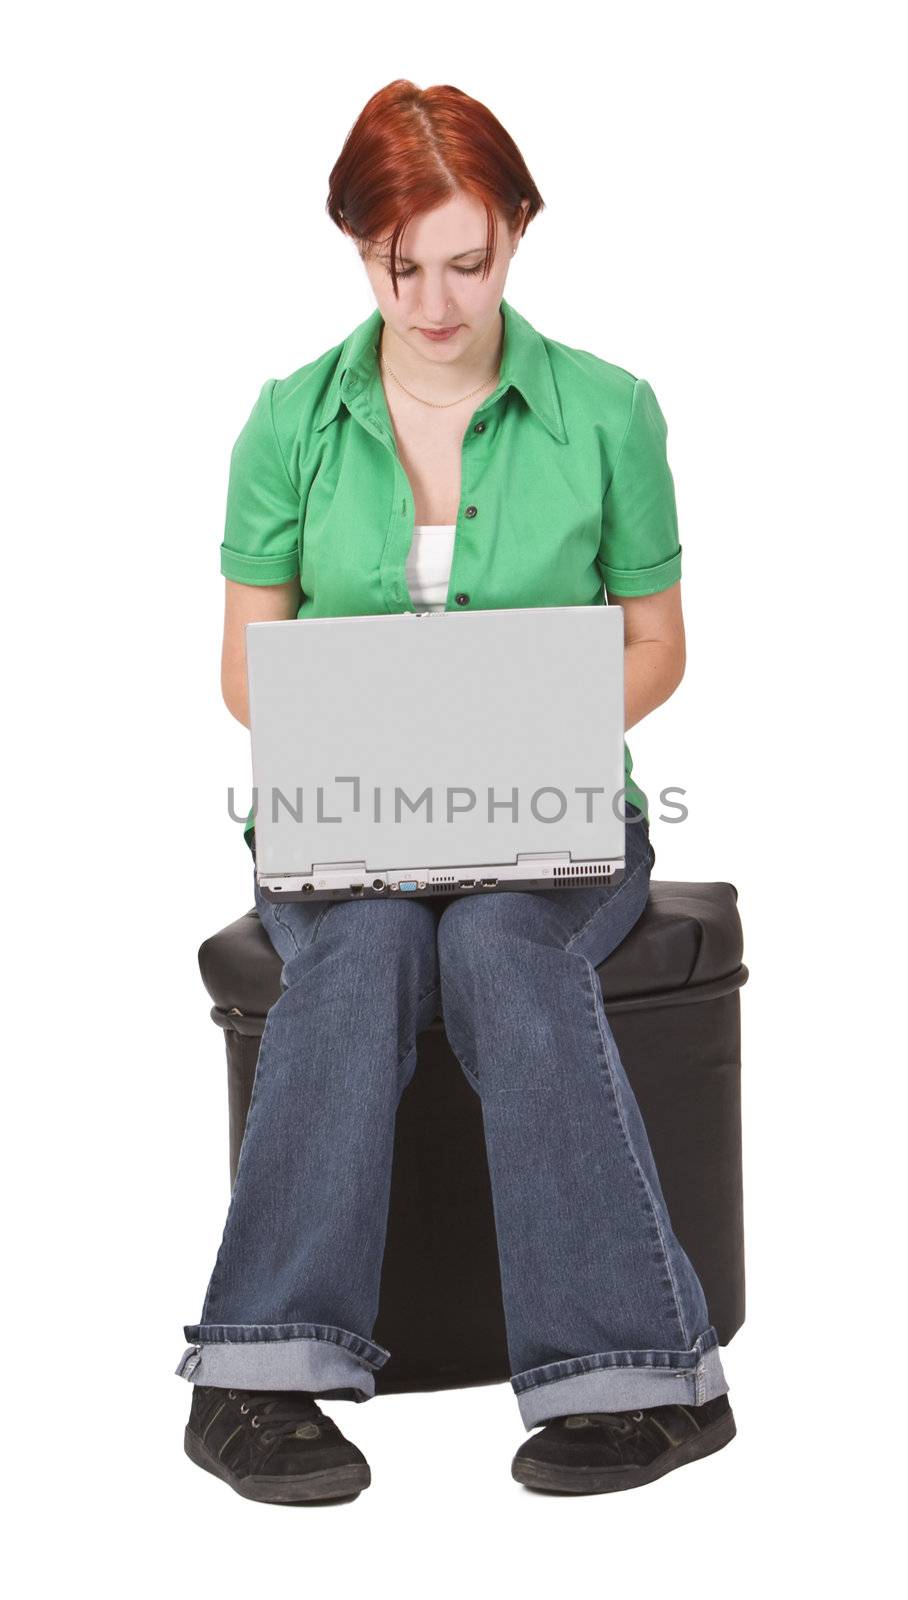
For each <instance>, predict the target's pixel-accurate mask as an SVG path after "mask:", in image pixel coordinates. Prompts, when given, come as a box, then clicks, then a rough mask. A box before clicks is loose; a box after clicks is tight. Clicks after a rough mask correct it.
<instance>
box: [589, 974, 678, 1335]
mask: <svg viewBox="0 0 908 1600" xmlns="http://www.w3.org/2000/svg"><path fill="white" fill-rule="evenodd" d="M583 959H584V961H585V963H586V971H587V979H588V982H589V985H590V990H591V993H592V997H593V1013H594V1016H595V1019H596V1030H597V1032H598V1034H599V1039H600V1042H601V1044H602V1053H603V1055H604V1057H605V1066H606V1071H607V1072H608V1076H609V1082H610V1084H611V1087H612V1099H613V1100H614V1103H615V1108H616V1110H617V1112H618V1120H619V1122H620V1124H621V1131H622V1133H623V1135H624V1142H625V1145H626V1147H627V1150H628V1152H629V1154H630V1157H631V1160H632V1161H633V1163H634V1166H635V1167H636V1169H637V1173H638V1175H639V1178H640V1181H641V1183H642V1184H643V1189H644V1193H645V1195H646V1198H647V1199H648V1201H649V1206H650V1211H651V1213H652V1218H653V1222H654V1224H655V1227H656V1233H657V1235H658V1238H659V1244H660V1247H661V1250H662V1259H663V1261H664V1263H665V1268H666V1271H667V1273H668V1279H669V1283H670V1284H671V1290H672V1299H673V1301H674V1305H675V1315H676V1316H677V1318H678V1326H679V1328H680V1329H681V1337H682V1339H683V1341H684V1344H685V1345H687V1346H689V1345H690V1335H689V1334H688V1331H687V1328H686V1327H685V1325H684V1317H683V1315H682V1313H681V1304H680V1301H679V1299H678V1287H677V1284H676V1282H675V1276H674V1273H673V1272H672V1266H671V1261H670V1260H669V1255H668V1251H667V1250H666V1248H665V1235H664V1234H663V1232H662V1227H661V1225H660V1222H659V1214H658V1211H657V1209H656V1204H655V1200H654V1198H653V1192H652V1189H651V1188H650V1183H649V1179H648V1178H647V1176H646V1173H645V1172H644V1170H643V1168H642V1166H641V1164H640V1159H639V1157H638V1155H637V1153H636V1151H635V1150H634V1147H633V1143H632V1141H631V1138H630V1135H629V1132H628V1127H627V1122H626V1120H625V1116H624V1107H623V1106H622V1104H621V1096H620V1094H619V1092H618V1085H617V1083H616V1080H615V1072H614V1069H613V1067H612V1060H611V1054H610V1052H609V1045H608V1040H607V1038H606V1036H605V1034H604V1032H603V1029H602V1018H601V1017H600V1014H599V1007H600V1006H601V1005H603V1000H602V989H601V986H600V983H599V978H598V975H597V973H596V969H595V967H594V966H593V963H592V962H591V961H590V959H589V957H587V956H584V958H583ZM597 995H598V997H599V1005H597V1003H596V997H597Z"/></svg>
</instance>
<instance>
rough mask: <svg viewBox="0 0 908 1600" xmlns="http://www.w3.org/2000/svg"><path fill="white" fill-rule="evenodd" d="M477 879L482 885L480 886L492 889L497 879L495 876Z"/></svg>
mask: <svg viewBox="0 0 908 1600" xmlns="http://www.w3.org/2000/svg"><path fill="white" fill-rule="evenodd" d="M479 881H480V883H481V885H482V887H483V888H484V889H494V887H495V885H496V883H497V882H498V879H497V878H480V880H479Z"/></svg>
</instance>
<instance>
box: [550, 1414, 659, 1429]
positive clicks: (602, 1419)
mask: <svg viewBox="0 0 908 1600" xmlns="http://www.w3.org/2000/svg"><path fill="white" fill-rule="evenodd" d="M575 1415H576V1414H575ZM581 1415H582V1416H583V1417H585V1419H586V1421H587V1422H591V1423H592V1424H593V1425H594V1426H595V1427H598V1428H606V1429H607V1430H608V1431H609V1432H611V1433H629V1432H630V1430H631V1428H632V1426H633V1424H634V1423H635V1422H642V1421H643V1418H644V1416H645V1415H646V1413H645V1412H643V1411H584V1412H582V1413H581ZM568 1420H570V1419H568V1418H567V1417H566V1418H565V1421H566V1422H567V1421H568ZM574 1426H575V1427H582V1426H583V1424H582V1423H581V1422H579V1420H577V1421H575V1422H574Z"/></svg>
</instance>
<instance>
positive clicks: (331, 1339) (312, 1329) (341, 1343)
mask: <svg viewBox="0 0 908 1600" xmlns="http://www.w3.org/2000/svg"><path fill="white" fill-rule="evenodd" d="M187 1326H189V1327H197V1328H198V1329H199V1334H198V1337H197V1338H195V1339H191V1340H190V1343H191V1344H198V1345H206V1344H211V1345H224V1344H234V1345H244V1346H248V1345H262V1346H268V1345H270V1344H295V1343H301V1342H302V1341H303V1340H305V1339H308V1340H309V1341H310V1342H311V1343H313V1344H331V1345H334V1346H335V1347H336V1348H337V1349H339V1350H345V1351H346V1353H347V1354H348V1355H351V1356H355V1357H356V1359H357V1360H358V1361H362V1362H364V1363H365V1364H366V1365H367V1366H369V1367H372V1368H373V1370H374V1371H376V1372H377V1371H379V1369H380V1368H381V1367H382V1366H384V1364H385V1361H387V1359H388V1356H389V1354H390V1352H389V1351H387V1350H385V1347H384V1346H383V1345H380V1344H378V1343H377V1341H376V1340H374V1339H366V1338H364V1337H363V1335H362V1334H353V1333H350V1334H349V1337H348V1336H347V1331H346V1330H344V1329H341V1328H337V1329H335V1328H332V1327H329V1326H328V1325H327V1324H324V1323H278V1324H276V1326H278V1327H303V1328H306V1329H307V1332H305V1333H295V1334H284V1335H282V1336H281V1337H280V1338H279V1339H243V1338H240V1339H230V1338H227V1337H226V1336H222V1335H221V1334H220V1333H213V1332H212V1331H211V1330H213V1329H222V1330H224V1331H225V1335H226V1333H227V1332H229V1331H231V1330H233V1331H236V1332H239V1331H240V1330H247V1329H249V1330H251V1329H256V1330H261V1329H263V1328H267V1327H273V1326H275V1324H273V1323H272V1324H269V1323H261V1322H213V1323H206V1322H199V1323H189V1324H187ZM206 1329H207V1330H209V1331H208V1332H207V1333H206V1332H205V1331H204V1330H206ZM184 1332H185V1330H184ZM351 1340H352V1341H353V1342H351ZM368 1350H378V1351H380V1352H381V1358H382V1359H381V1361H379V1362H376V1361H374V1360H373V1359H372V1357H371V1356H369V1355H368V1354H367V1353H366V1352H367V1351H368Z"/></svg>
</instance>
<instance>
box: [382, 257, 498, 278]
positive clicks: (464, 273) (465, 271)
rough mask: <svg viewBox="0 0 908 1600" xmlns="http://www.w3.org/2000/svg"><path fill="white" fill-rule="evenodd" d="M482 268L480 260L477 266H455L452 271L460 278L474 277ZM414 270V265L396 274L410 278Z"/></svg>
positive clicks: (386, 269)
mask: <svg viewBox="0 0 908 1600" xmlns="http://www.w3.org/2000/svg"><path fill="white" fill-rule="evenodd" d="M482 268H483V263H482V262H481V261H480V262H479V264H478V265H477V266H475V267H455V268H454V271H455V272H459V273H460V276H461V277H462V278H475V276H476V274H477V272H481V271H482ZM385 271H386V272H387V273H388V277H389V278H390V276H391V273H390V270H389V269H388V268H387V267H386V268H385ZM415 271H416V268H415V267H408V268H407V270H406V272H399V273H398V274H397V276H398V277H399V278H412V276H413V274H414V272H415Z"/></svg>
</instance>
